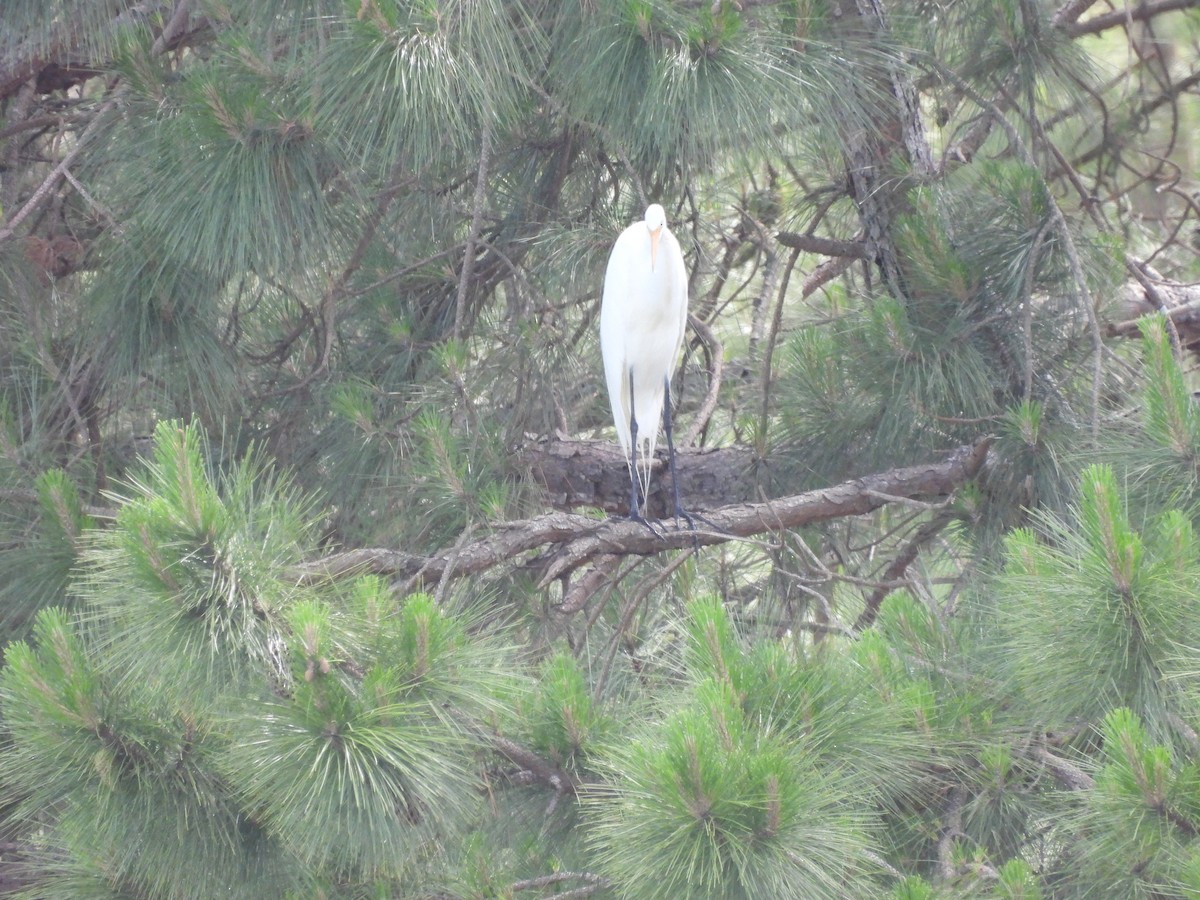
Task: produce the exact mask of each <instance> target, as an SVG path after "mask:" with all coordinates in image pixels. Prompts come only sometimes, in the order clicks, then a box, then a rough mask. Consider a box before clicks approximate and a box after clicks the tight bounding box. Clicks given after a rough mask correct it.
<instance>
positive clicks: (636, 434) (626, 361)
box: [600, 203, 691, 522]
mask: <svg viewBox="0 0 1200 900" xmlns="http://www.w3.org/2000/svg"><path fill="white" fill-rule="evenodd" d="M687 302H688V297H687V268H686V266H685V265H684V262H683V251H682V250H680V248H679V241H677V240H675V235H673V234H671V231H670V229H669V228H667V215H666V213H665V212H664V211H663V208H662V207H661V206H659V205H658V204H657V203H652V204H650V206H648V207H647V208H646V217H645V220H644V221H641V222H635V223H634V224H632V225H630V226H629V227H628V228H626V229H625V230H624V231H622V232H621V234H620V236H619V237H618V238H617V240H616V243H614V244H613V248H612V252H611V253H610V254H609V257H608V268H607V269H606V270H605V272H604V295H603V299H602V300H601V303H600V350H601V353H602V354H603V356H604V376H605V379H606V380H607V382H608V399H609V402H610V403H611V404H612V411H613V419H614V421H615V423H616V426H617V439H618V440H619V441H620V443H621V449H622V450H624V451H625V461H626V462H627V463H628V464H629V480H630V504H629V516H630V518H632V519H638V518H641V517H640V515H639V514H638V490H637V489H638V484H639V482H640V484H641V488H642V498H643V500H644V499H645V497H646V496H647V494H648V491H649V487H650V468H649V465H650V460H651V459H652V458H653V456H654V447H655V444H656V443H657V442H658V424H659V420H660V418H661V420H662V423H663V427H664V430H665V431H666V435H667V447H668V451H669V454H670V464H671V482H672V485H674V486H675V515H676V517H678V516H679V515H680V514H683V515H685V516H686V513H682V510H681V509H680V507H679V488H678V486H677V479H676V478H675V447H674V445H673V441H672V437H671V375H672V373H673V372H674V369H675V359H676V357H678V355H679V348H680V345H681V344H682V343H683V330H684V326H685V325H686V324H687ZM639 462H640V467H641V472H640V475H639V472H638V468H639ZM688 520H689V522H690V521H691V520H690V517H689V519H688Z"/></svg>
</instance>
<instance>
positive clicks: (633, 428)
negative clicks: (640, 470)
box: [629, 369, 642, 520]
mask: <svg viewBox="0 0 1200 900" xmlns="http://www.w3.org/2000/svg"><path fill="white" fill-rule="evenodd" d="M637 432H638V428H637V417H636V416H634V414H633V370H632V369H630V370H629V518H631V519H635V520H637V519H641V518H642V517H641V515H640V514H639V513H638V479H637V437H638V435H637Z"/></svg>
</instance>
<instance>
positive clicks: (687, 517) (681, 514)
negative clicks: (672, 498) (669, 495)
mask: <svg viewBox="0 0 1200 900" xmlns="http://www.w3.org/2000/svg"><path fill="white" fill-rule="evenodd" d="M680 519H683V520H684V521H685V522H687V526H688V531H695V530H696V523H697V522H700V523H702V524H703V525H706V526H707V527H708V528H709V529H710V530H712V531H716V532H719V533H721V534H728V532H727V531H726V530H725V529H724V528H722V527H721V526H720V525H717V524H716V523H715V522H713V521H712V520H711V519H708V518H706V517H704V516H702V515H700V513H690V512H688V511H687V510H686V509H684V508H683V507H682V506H677V507H675V524H676V527H678V526H679V520H680Z"/></svg>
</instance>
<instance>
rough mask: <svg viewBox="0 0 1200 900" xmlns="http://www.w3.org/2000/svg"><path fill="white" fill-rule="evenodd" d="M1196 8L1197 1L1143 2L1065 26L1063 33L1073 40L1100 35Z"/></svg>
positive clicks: (1165, 0) (1167, 0)
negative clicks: (1171, 13)
mask: <svg viewBox="0 0 1200 900" xmlns="http://www.w3.org/2000/svg"><path fill="white" fill-rule="evenodd" d="M1195 6H1196V0H1158V2H1156V3H1146V2H1142V3H1139V4H1138V5H1137V6H1121V7H1120V8H1119V9H1114V10H1113V11H1112V12H1107V13H1103V14H1101V15H1098V16H1092V18H1090V19H1085V20H1084V21H1082V22H1072V23H1071V24H1070V25H1065V26H1064V27H1063V31H1065V32H1066V33H1067V35H1069V36H1070V37H1073V38H1074V37H1081V36H1083V35H1085V34H1099V33H1100V32H1101V31H1106V30H1108V29H1109V28H1115V27H1117V26H1118V25H1127V24H1129V23H1131V22H1145V21H1147V20H1148V19H1153V18H1154V17H1155V16H1160V15H1162V14H1163V13H1167V12H1174V11H1176V10H1180V9H1192V8H1194V7H1195Z"/></svg>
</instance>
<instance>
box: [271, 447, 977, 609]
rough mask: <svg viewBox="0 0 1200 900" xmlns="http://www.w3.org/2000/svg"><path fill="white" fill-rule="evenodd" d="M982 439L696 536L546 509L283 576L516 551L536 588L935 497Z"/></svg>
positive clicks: (456, 563)
mask: <svg viewBox="0 0 1200 900" xmlns="http://www.w3.org/2000/svg"><path fill="white" fill-rule="evenodd" d="M990 443H991V441H990V439H985V440H983V441H980V442H979V443H977V444H975V445H973V446H971V445H967V446H963V447H960V448H958V449H957V450H956V451H955V452H954V453H953V454H951V456H950V457H949V458H948V459H946V460H945V461H943V462H936V463H926V464H923V465H918V466H908V467H905V468H901V469H893V470H891V471H887V472H881V473H878V474H874V475H867V476H864V477H862V478H855V479H853V480H851V481H847V482H843V483H842V484H839V485H833V486H831V487H828V488H821V489H819V490H815V491H808V492H807V493H804V494H798V495H796V496H792V497H781V498H776V499H774V500H771V501H768V502H765V503H734V504H731V505H728V506H724V507H721V508H718V509H714V510H711V511H709V512H707V513H706V514H705V518H706V519H707V525H708V526H709V527H708V529H707V530H702V531H701V530H698V531H689V530H687V529H676V528H671V527H668V523H667V522H665V521H664V522H661V523H659V524H658V526H657V527H655V528H653V529H652V528H647V527H646V526H645V525H644V524H642V523H640V522H634V521H630V520H628V519H606V520H596V519H595V518H592V517H590V516H583V515H576V514H572V513H564V512H554V513H548V514H546V515H543V516H539V517H537V518H535V519H528V520H522V521H516V522H507V523H504V524H502V525H498V526H496V528H495V530H494V531H493V532H492V533H491V534H489V535H488V536H487V537H484V538H481V539H480V540H477V541H472V542H470V543H468V544H466V545H464V546H462V547H458V548H454V547H450V548H444V549H442V550H439V551H438V552H436V553H434V554H433V555H431V556H421V555H419V554H413V553H405V552H404V551H401V550H392V549H389V548H363V549H358V550H347V551H343V552H341V553H335V554H332V555H331V556H327V557H325V558H323V559H318V560H314V561H312V562H310V563H305V564H304V565H301V566H298V567H296V569H295V570H294V571H293V575H294V577H295V578H296V579H297V580H298V581H301V582H306V583H314V582H320V581H324V580H327V579H331V578H338V577H341V576H345V575H354V574H360V573H368V572H372V573H376V574H383V575H389V576H391V577H394V578H401V579H403V578H409V577H411V576H413V575H415V574H417V573H418V572H420V573H422V575H423V577H424V579H425V580H426V582H427V583H430V584H434V583H437V582H438V581H439V580H440V579H441V578H442V577H443V575H444V574H445V577H449V578H459V577H462V576H466V575H475V574H478V573H481V572H485V571H487V570H489V569H493V568H496V567H498V566H503V565H510V564H513V563H517V562H522V558H523V557H524V556H525V554H527V553H530V552H532V551H536V550H543V553H542V554H541V555H540V556H538V557H537V558H535V559H533V560H530V561H528V562H527V563H526V564H528V565H530V566H533V567H535V568H536V569H537V570H539V571H540V573H541V578H540V583H541V584H542V585H543V586H544V585H546V584H549V583H550V582H551V581H553V580H554V579H556V578H559V577H562V576H563V575H566V574H568V573H570V572H573V571H575V570H576V569H578V568H579V567H581V566H583V565H586V564H588V563H590V562H591V561H593V560H595V559H597V558H598V557H601V556H604V555H609V554H611V555H637V556H648V555H650V554H654V553H661V552H663V551H665V550H681V549H686V548H688V547H700V546H712V545H715V544H724V543H728V542H729V541H732V540H736V539H738V538H747V537H751V536H753V535H758V534H764V533H768V532H774V531H777V530H779V529H786V528H798V527H800V526H802V525H809V524H812V523H814V522H823V521H828V520H830V519H837V518H843V517H846V516H856V515H864V514H866V513H869V512H872V511H874V510H876V509H879V508H880V507H882V506H884V505H886V504H887V503H889V502H892V500H891V499H889V498H894V499H904V498H916V497H945V496H948V495H950V494H952V493H953V492H954V491H956V490H957V489H958V488H959V487H961V486H962V485H963V484H964V483H966V482H967V481H969V480H970V479H971V478H973V477H974V476H975V474H976V473H977V472H978V471H979V468H980V466H981V465H982V464H983V462H984V460H985V459H986V457H987V453H988V448H989V446H990Z"/></svg>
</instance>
